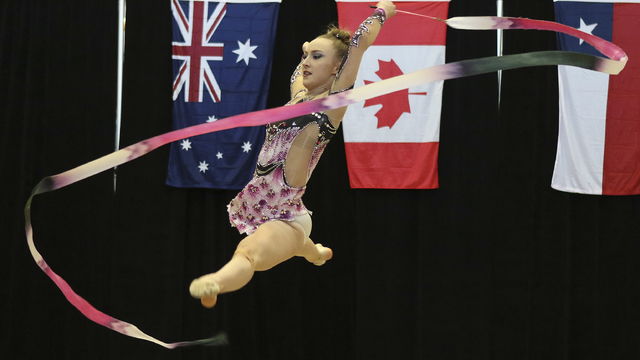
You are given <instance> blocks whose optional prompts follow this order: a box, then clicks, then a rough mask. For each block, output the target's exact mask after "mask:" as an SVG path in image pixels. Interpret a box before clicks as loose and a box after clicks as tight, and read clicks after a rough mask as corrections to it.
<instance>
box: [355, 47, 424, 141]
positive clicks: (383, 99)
mask: <svg viewBox="0 0 640 360" xmlns="http://www.w3.org/2000/svg"><path fill="white" fill-rule="evenodd" d="M403 74H404V73H403V72H402V70H400V67H398V65H397V64H396V62H395V61H393V59H391V60H389V61H383V60H378V71H376V75H378V77H380V79H381V80H384V79H388V78H391V77H394V76H398V75H403ZM372 82H373V81H369V80H365V81H364V84H365V85H367V84H371V83H372ZM426 94H427V93H426V92H424V93H411V94H410V93H409V89H404V90H398V91H395V92H392V93H389V94H386V95H381V96H378V97H374V98H371V99H368V100H366V101H365V102H364V106H365V107H367V106H372V105H382V108H380V110H378V112H376V114H375V117H376V118H378V129H379V128H381V127H385V126H387V127H389V128H392V127H393V125H395V124H396V121H398V119H400V116H402V114H403V113H411V107H410V106H409V95H426Z"/></svg>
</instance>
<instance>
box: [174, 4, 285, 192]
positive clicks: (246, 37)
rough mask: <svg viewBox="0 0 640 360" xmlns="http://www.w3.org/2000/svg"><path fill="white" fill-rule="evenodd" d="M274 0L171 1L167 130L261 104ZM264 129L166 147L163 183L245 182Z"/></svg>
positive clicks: (223, 185)
mask: <svg viewBox="0 0 640 360" xmlns="http://www.w3.org/2000/svg"><path fill="white" fill-rule="evenodd" d="M279 3H280V0H262V1H251V0H231V1H226V2H214V1H202V0H197V1H184V0H171V10H172V14H173V20H172V21H173V42H172V49H173V50H172V59H173V62H172V63H173V74H174V77H173V127H174V128H175V129H180V128H184V127H187V126H191V125H198V124H202V123H205V122H212V121H216V120H217V119H221V118H225V117H228V116H232V115H236V114H240V113H245V112H249V111H254V110H260V109H264V108H265V107H266V103H267V91H268V88H269V80H270V76H271V61H272V53H273V42H274V38H275V30H276V22H277V16H278V10H279V6H280V5H279ZM263 140H264V127H250V128H241V129H233V130H228V131H223V132H219V133H213V134H207V135H202V136H197V137H193V138H188V139H184V140H181V141H179V142H176V143H173V144H172V145H171V149H170V153H169V169H168V175H167V185H170V186H176V187H197V188H218V189H240V188H242V187H243V186H244V185H245V184H246V183H247V182H248V181H249V180H250V179H251V176H252V174H253V171H254V167H255V164H256V158H257V156H258V151H259V150H260V147H261V146H262V142H263Z"/></svg>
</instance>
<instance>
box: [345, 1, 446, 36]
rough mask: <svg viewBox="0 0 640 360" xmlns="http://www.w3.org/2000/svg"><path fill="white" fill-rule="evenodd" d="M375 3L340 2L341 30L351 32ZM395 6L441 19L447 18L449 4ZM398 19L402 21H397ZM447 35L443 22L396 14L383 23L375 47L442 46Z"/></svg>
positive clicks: (414, 3) (404, 4)
mask: <svg viewBox="0 0 640 360" xmlns="http://www.w3.org/2000/svg"><path fill="white" fill-rule="evenodd" d="M375 4H376V2H371V3H363V2H353V3H350V2H339V3H338V23H339V24H340V27H341V28H344V29H346V30H348V31H350V32H351V33H353V32H354V30H356V29H357V28H358V26H359V25H360V23H361V22H362V20H363V19H366V18H367V16H369V15H371V13H372V12H373V9H371V8H370V7H369V5H375ZM396 6H397V8H398V9H402V10H405V11H410V12H414V13H417V14H423V15H428V16H435V17H437V18H440V19H446V18H447V14H448V11H449V3H448V2H407V3H405V2H397V3H396ZM399 17H402V19H401V20H400V19H398V18H399ZM434 24H435V26H434ZM434 29H436V30H434ZM446 33H447V25H446V24H445V23H441V24H438V23H435V22H432V21H429V20H426V19H424V18H420V17H417V16H408V15H403V14H397V15H396V16H395V17H394V18H392V19H391V20H390V21H388V22H386V23H385V24H384V31H381V32H380V34H379V35H378V37H377V38H376V42H375V45H445V40H446Z"/></svg>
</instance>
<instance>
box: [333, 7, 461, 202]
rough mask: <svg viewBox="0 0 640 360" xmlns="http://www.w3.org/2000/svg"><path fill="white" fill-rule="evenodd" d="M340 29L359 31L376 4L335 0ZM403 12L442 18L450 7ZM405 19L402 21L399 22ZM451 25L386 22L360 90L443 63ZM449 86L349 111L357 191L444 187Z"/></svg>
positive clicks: (403, 93)
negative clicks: (441, 151) (441, 159)
mask: <svg viewBox="0 0 640 360" xmlns="http://www.w3.org/2000/svg"><path fill="white" fill-rule="evenodd" d="M336 2H337V6H338V21H339V25H340V27H341V28H344V29H346V30H349V31H351V32H353V31H354V30H356V29H357V28H358V26H359V25H360V23H361V22H362V20H364V19H365V18H367V16H369V15H371V13H372V12H373V10H372V9H371V8H370V7H369V5H375V4H376V3H375V2H364V1H357V0H336ZM394 3H395V4H396V6H397V8H398V9H401V10H405V11H410V12H414V13H418V14H424V15H428V16H435V17H438V18H441V19H446V18H447V13H448V10H449V1H448V0H442V1H433V0H432V1H420V0H413V1H394ZM400 17H401V18H400ZM445 40H446V26H445V24H443V23H438V22H435V21H428V20H426V19H424V18H420V17H417V16H407V15H402V14H400V15H396V17H393V18H391V19H389V20H388V21H386V22H385V23H384V25H383V29H382V31H381V32H380V34H379V35H378V37H377V39H376V41H375V43H374V44H373V45H372V46H371V47H369V49H368V50H367V52H366V53H365V56H364V58H363V60H362V63H361V65H360V70H359V72H358V77H357V79H356V83H355V86H356V87H358V86H363V85H366V84H368V83H370V82H375V81H379V80H384V79H387V78H390V77H393V76H397V75H402V74H406V73H409V72H412V71H416V70H419V69H422V68H425V67H429V66H433V65H439V64H443V63H444V61H445ZM442 87H443V82H442V81H438V82H433V83H429V84H424V85H421V86H419V87H416V88H410V89H405V90H400V91H397V92H394V93H391V94H387V95H383V96H379V97H376V98H372V99H369V100H366V101H365V102H363V103H358V104H354V105H351V106H349V109H348V110H347V112H346V114H345V116H344V119H343V122H342V124H343V131H344V141H345V151H346V155H347V166H348V170H349V179H350V183H351V187H352V188H378V189H433V188H437V187H438V167H437V165H438V146H439V143H438V141H439V135H440V110H441V107H442Z"/></svg>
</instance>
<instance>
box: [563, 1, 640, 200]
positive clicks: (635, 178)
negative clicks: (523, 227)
mask: <svg viewBox="0 0 640 360" xmlns="http://www.w3.org/2000/svg"><path fill="white" fill-rule="evenodd" d="M555 12H556V19H557V21H558V22H561V23H563V24H565V25H569V26H572V27H575V28H578V29H580V30H582V31H584V32H587V33H590V34H593V35H596V36H599V37H602V38H604V39H606V40H609V41H612V42H613V43H615V44H617V45H618V46H620V47H621V48H623V49H624V50H625V52H626V53H627V54H628V55H629V59H630V61H629V62H628V63H627V66H626V68H625V69H624V70H623V71H622V72H621V73H620V74H619V75H616V76H609V75H607V74H602V73H598V72H595V71H590V70H584V69H579V68H574V67H569V66H558V82H559V94H560V128H559V133H558V151H557V155H556V164H555V170H554V173H553V181H552V185H551V186H552V187H553V188H554V189H557V190H561V191H568V192H576V193H583V194H598V195H630V194H640V63H639V62H638V61H637V60H638V59H640V41H638V35H637V31H638V29H640V0H634V1H630V0H618V1H606V0H605V1H602V0H600V1H592V0H581V1H580V2H577V1H557V0H556V1H555ZM558 42H559V46H560V48H561V50H568V51H576V52H581V53H588V54H593V55H599V56H602V55H601V54H600V53H598V51H597V50H595V49H594V48H593V47H591V45H588V44H587V43H586V42H583V41H582V40H580V39H576V38H574V37H570V36H567V35H559V37H558Z"/></svg>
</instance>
